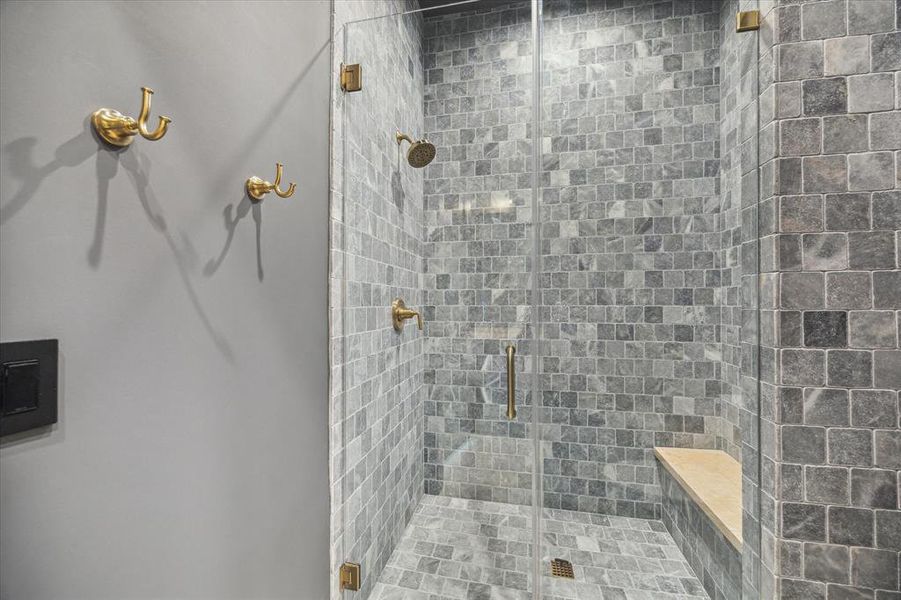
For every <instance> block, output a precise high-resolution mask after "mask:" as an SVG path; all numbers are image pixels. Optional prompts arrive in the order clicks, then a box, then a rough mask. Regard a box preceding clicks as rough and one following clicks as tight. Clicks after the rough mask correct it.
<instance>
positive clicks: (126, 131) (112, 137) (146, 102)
mask: <svg viewBox="0 0 901 600" xmlns="http://www.w3.org/2000/svg"><path fill="white" fill-rule="evenodd" d="M141 91H142V92H143V95H142V97H141V114H140V115H139V116H138V120H137V121H135V120H134V119H133V118H131V117H127V116H125V115H123V114H122V113H120V112H119V111H118V110H113V109H112V108H101V109H100V110H97V111H95V112H94V114H92V115H91V123H93V125H94V129H95V130H96V131H97V135H99V136H100V137H101V138H103V140H104V141H106V142H107V143H109V144H112V145H113V146H119V147H122V148H124V147H125V146H128V145H129V144H131V142H132V141H133V140H134V138H135V136H136V135H137V134H139V133H140V134H141V137H143V138H145V139H148V140H150V141H156V140H158V139H160V138H161V137H163V136H164V135H166V130H167V129H168V127H169V123H171V122H172V119H170V118H169V117H160V120H159V124H158V125H157V127H156V129H155V130H154V131H150V130H149V129H147V120H148V119H149V118H150V97H151V96H152V95H153V90H152V89H150V88H149V87H142V88H141Z"/></svg>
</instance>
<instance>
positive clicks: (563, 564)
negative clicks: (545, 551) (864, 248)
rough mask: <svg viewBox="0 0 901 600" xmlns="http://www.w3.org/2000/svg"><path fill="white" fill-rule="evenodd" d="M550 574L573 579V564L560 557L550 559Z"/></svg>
mask: <svg viewBox="0 0 901 600" xmlns="http://www.w3.org/2000/svg"><path fill="white" fill-rule="evenodd" d="M551 575H553V576H554V577H565V578H567V579H575V575H573V564H572V563H571V562H569V561H568V560H563V559H562V558H552V559H551Z"/></svg>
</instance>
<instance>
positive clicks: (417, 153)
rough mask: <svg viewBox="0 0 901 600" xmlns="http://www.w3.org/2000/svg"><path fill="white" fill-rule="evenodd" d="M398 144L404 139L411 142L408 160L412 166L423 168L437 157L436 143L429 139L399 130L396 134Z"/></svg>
mask: <svg viewBox="0 0 901 600" xmlns="http://www.w3.org/2000/svg"><path fill="white" fill-rule="evenodd" d="M394 139H395V140H397V145H398V146H400V144H401V142H403V141H404V140H406V141H408V142H410V149H409V150H407V162H408V163H410V166H411V167H414V168H416V169H421V168H423V167H424V166H426V165H427V164H429V163H430V162H432V161H433V160H434V159H435V145H434V144H433V143H431V142H430V141H428V140H425V139H423V140H416V141H414V140H413V138H411V137H410V136H408V135H407V134H405V133H401V132H399V131H398V132H397V133H395V134H394Z"/></svg>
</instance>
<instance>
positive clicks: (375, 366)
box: [330, 0, 424, 598]
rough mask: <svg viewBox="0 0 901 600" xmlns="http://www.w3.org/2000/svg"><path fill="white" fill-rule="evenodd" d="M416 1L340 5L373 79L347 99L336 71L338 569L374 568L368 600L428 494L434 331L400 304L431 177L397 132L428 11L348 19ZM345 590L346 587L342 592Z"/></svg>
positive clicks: (410, 116)
mask: <svg viewBox="0 0 901 600" xmlns="http://www.w3.org/2000/svg"><path fill="white" fill-rule="evenodd" d="M413 7H414V5H413V4H412V3H406V2H402V1H394V0H392V1H386V2H369V1H368V0H361V1H347V0H342V1H339V2H336V3H335V42H336V47H335V55H334V63H335V64H334V67H335V72H337V70H338V65H339V64H340V63H341V62H342V61H345V60H347V61H349V62H361V63H363V64H364V69H363V78H364V81H363V91H362V92H360V93H353V94H347V95H345V94H344V93H343V92H342V91H341V90H340V88H339V87H338V82H337V78H336V80H335V90H334V92H333V98H334V103H333V114H332V122H333V128H334V129H333V153H334V156H333V176H332V199H331V201H332V206H331V242H330V243H331V290H330V303H331V306H330V308H331V319H332V326H331V337H332V339H331V365H332V392H331V427H332V435H331V445H332V448H331V457H332V459H331V462H332V464H331V470H332V566H333V570H332V573H333V574H336V573H337V572H338V566H339V565H340V564H341V563H342V562H344V561H345V560H351V561H354V562H359V563H361V564H362V571H363V588H362V590H361V593H358V594H356V595H355V596H354V597H360V598H366V597H367V596H368V594H369V592H370V590H371V588H372V586H373V585H374V584H375V582H376V581H377V579H378V576H379V574H380V573H381V571H382V569H383V567H384V565H385V564H386V563H387V560H388V558H389V556H390V555H391V552H392V551H393V550H394V547H395V545H396V544H397V541H398V540H399V539H400V537H401V535H402V534H403V532H404V530H405V528H406V525H407V524H408V523H409V521H410V519H411V518H412V516H413V511H414V510H415V509H416V506H417V504H418V502H419V499H420V498H421V497H422V493H423V467H422V446H423V414H422V402H423V393H424V390H423V385H422V382H423V377H422V373H423V367H424V363H423V337H422V334H421V333H420V332H418V331H417V330H416V327H415V326H413V327H407V328H406V329H405V331H404V332H403V333H402V334H398V333H396V332H395V331H394V329H393V327H392V324H391V318H390V307H391V301H392V300H393V299H394V298H395V297H398V296H400V297H402V298H404V299H405V300H406V301H407V304H408V305H409V306H411V307H417V306H419V305H420V303H421V302H422V279H421V277H422V248H423V244H422V189H423V187H422V186H423V175H422V171H420V170H416V169H413V168H411V167H409V166H408V165H407V163H406V160H404V156H405V154H404V152H403V150H401V149H399V148H398V146H397V145H396V143H395V141H394V133H395V131H396V130H398V129H399V130H401V131H405V132H409V133H410V134H411V135H414V136H415V135H418V134H419V132H421V131H422V128H423V114H422V94H423V83H424V82H423V68H422V64H421V59H420V57H421V56H422V47H421V44H422V19H421V17H420V16H418V15H415V16H406V17H391V18H385V19H374V20H370V21H366V22H364V23H359V24H351V25H345V24H346V23H347V22H348V21H353V20H358V19H364V18H368V17H373V16H377V15H381V14H392V13H396V12H399V11H401V10H403V9H409V8H413ZM348 28H349V35H348V36H347V41H348V46H347V48H345V47H344V45H343V43H344V40H345V36H344V33H345V29H348ZM345 55H346V59H345ZM332 580H333V581H334V582H337V577H333V579H332ZM340 595H341V594H340V592H339V591H338V590H337V586H336V585H335V586H334V587H333V589H332V597H333V598H337V597H339V596H340Z"/></svg>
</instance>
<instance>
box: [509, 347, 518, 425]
mask: <svg viewBox="0 0 901 600" xmlns="http://www.w3.org/2000/svg"><path fill="white" fill-rule="evenodd" d="M515 355H516V346H514V345H513V344H510V345H508V346H507V418H508V419H510V420H511V421H512V420H513V419H515V418H516V363H515V361H514V360H513V357H514V356H515Z"/></svg>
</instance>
